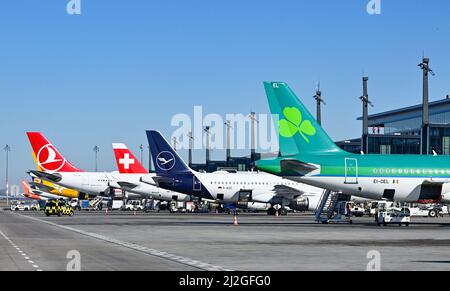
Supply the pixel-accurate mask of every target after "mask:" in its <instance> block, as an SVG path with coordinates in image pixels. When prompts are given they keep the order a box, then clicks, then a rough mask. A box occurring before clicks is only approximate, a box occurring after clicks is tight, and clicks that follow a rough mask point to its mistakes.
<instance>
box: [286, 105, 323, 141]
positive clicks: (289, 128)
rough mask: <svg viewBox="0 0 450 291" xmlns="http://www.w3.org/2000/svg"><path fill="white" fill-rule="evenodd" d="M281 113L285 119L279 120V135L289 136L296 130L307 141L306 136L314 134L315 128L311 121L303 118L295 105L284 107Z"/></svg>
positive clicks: (294, 133)
mask: <svg viewBox="0 0 450 291" xmlns="http://www.w3.org/2000/svg"><path fill="white" fill-rule="evenodd" d="M283 115H284V117H285V118H286V119H282V120H280V123H279V126H280V135H281V136H283V137H285V138H291V137H293V136H294V135H296V134H297V132H298V133H300V135H301V136H302V137H303V139H304V140H305V141H306V142H307V143H309V138H308V136H314V135H315V134H316V129H315V128H314V126H313V125H312V123H311V121H309V120H303V118H302V113H301V112H300V110H298V109H297V108H295V107H286V108H285V109H284V110H283Z"/></svg>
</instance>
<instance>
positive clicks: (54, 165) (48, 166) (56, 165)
mask: <svg viewBox="0 0 450 291" xmlns="http://www.w3.org/2000/svg"><path fill="white" fill-rule="evenodd" d="M37 162H38V165H39V167H40V168H42V169H43V170H44V171H46V172H58V171H59V170H61V169H62V168H63V167H64V164H65V163H66V160H65V159H64V158H63V157H61V156H60V155H59V154H57V152H56V149H55V147H54V146H53V145H52V144H47V145H45V146H43V147H42V148H41V149H40V150H39V152H38V154H37Z"/></svg>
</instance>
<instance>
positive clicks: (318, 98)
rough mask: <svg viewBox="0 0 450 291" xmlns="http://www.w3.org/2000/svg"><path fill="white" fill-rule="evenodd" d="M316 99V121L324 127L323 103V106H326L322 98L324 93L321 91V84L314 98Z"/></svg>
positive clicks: (318, 85)
mask: <svg viewBox="0 0 450 291" xmlns="http://www.w3.org/2000/svg"><path fill="white" fill-rule="evenodd" d="M313 98H314V99H316V103H317V104H316V107H317V109H316V111H317V112H316V120H317V123H318V124H319V125H322V108H321V107H322V103H323V105H326V103H325V101H323V98H322V91H320V83H318V84H317V90H316V95H314V96H313Z"/></svg>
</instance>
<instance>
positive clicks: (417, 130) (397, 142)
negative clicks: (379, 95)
mask: <svg viewBox="0 0 450 291" xmlns="http://www.w3.org/2000/svg"><path fill="white" fill-rule="evenodd" d="M422 114H423V105H422V104H420V105H416V106H410V107H405V108H400V109H397V110H392V111H386V112H382V113H378V114H373V115H369V116H368V127H369V128H368V133H369V134H368V153H369V154H421V144H422V136H421V132H422ZM358 120H362V117H360V118H358ZM427 136H428V137H427V138H428V144H429V152H430V153H433V151H434V152H436V153H437V154H438V155H450V98H449V96H447V98H446V99H443V100H439V101H435V102H431V103H429V133H428V135H427ZM337 144H338V145H339V146H340V147H341V148H342V149H344V150H346V151H349V152H353V153H360V152H361V151H362V145H361V144H362V139H361V138H357V139H351V140H345V141H339V142H337Z"/></svg>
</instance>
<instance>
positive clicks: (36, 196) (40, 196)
mask: <svg viewBox="0 0 450 291" xmlns="http://www.w3.org/2000/svg"><path fill="white" fill-rule="evenodd" d="M22 188H23V190H24V193H23V194H22V195H23V196H24V197H26V198H29V199H33V200H44V201H47V200H49V199H58V200H59V199H68V198H67V197H63V196H59V195H54V194H51V193H46V192H43V191H40V190H37V189H33V188H32V186H31V185H30V183H28V182H27V181H22Z"/></svg>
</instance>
